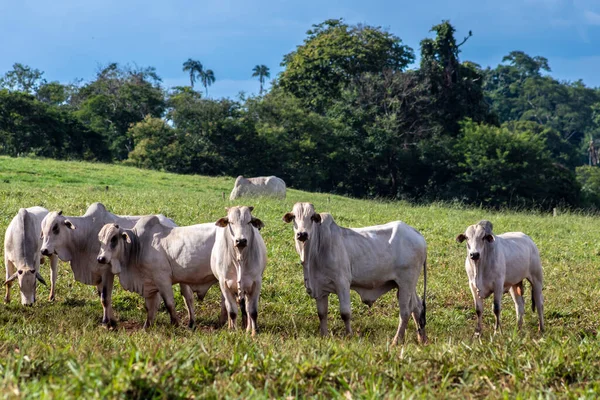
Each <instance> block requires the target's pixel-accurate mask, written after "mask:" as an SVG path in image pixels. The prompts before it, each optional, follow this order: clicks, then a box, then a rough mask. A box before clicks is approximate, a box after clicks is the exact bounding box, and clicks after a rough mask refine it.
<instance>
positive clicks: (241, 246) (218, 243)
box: [210, 206, 267, 336]
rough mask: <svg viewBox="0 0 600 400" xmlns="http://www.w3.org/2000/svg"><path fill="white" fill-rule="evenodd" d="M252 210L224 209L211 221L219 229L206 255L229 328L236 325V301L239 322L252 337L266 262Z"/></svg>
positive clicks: (242, 208) (261, 224)
mask: <svg viewBox="0 0 600 400" xmlns="http://www.w3.org/2000/svg"><path fill="white" fill-rule="evenodd" d="M253 209H254V207H245V206H242V207H230V208H227V216H226V217H223V218H220V219H219V220H218V221H217V222H216V224H215V225H217V226H218V227H219V228H218V229H217V236H216V239H215V245H214V247H213V249H212V254H211V258H210V266H211V268H212V271H213V274H215V276H216V277H217V279H218V280H219V286H220V287H221V293H222V294H223V296H224V297H225V307H226V308H227V312H228V316H229V319H228V321H229V328H230V329H235V327H236V326H235V321H236V318H237V311H238V310H237V304H236V303H237V300H239V302H240V308H241V310H242V325H243V326H244V327H246V330H247V331H252V336H254V335H256V330H257V317H258V298H259V296H260V289H261V286H262V275H263V272H264V270H265V267H266V265H267V248H266V246H265V242H264V241H263V238H262V236H261V235H260V232H259V230H260V229H262V228H263V227H264V224H263V223H262V221H261V220H260V219H258V218H254V217H253V216H252V214H251V212H252V210H253ZM248 314H249V315H250V319H249V320H248Z"/></svg>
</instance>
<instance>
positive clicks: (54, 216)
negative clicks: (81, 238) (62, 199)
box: [41, 211, 77, 261]
mask: <svg viewBox="0 0 600 400" xmlns="http://www.w3.org/2000/svg"><path fill="white" fill-rule="evenodd" d="M75 229H77V228H76V227H75V225H73V223H72V222H71V221H70V220H69V219H68V218H67V217H65V216H64V215H62V211H58V212H55V211H53V212H51V213H48V215H46V217H45V218H44V219H43V220H42V248H41V252H42V254H43V255H45V256H50V255H52V254H57V255H58V257H59V258H60V259H61V260H63V261H71V255H70V253H69V251H68V250H67V244H68V243H69V241H70V240H71V232H72V231H74V230H75Z"/></svg>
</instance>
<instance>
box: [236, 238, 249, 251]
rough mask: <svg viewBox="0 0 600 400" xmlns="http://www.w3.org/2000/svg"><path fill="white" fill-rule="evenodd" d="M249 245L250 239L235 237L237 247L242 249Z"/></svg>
mask: <svg viewBox="0 0 600 400" xmlns="http://www.w3.org/2000/svg"><path fill="white" fill-rule="evenodd" d="M246 246H248V239H235V247H237V248H238V249H239V250H242V249H244V248H246Z"/></svg>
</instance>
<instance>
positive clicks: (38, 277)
mask: <svg viewBox="0 0 600 400" xmlns="http://www.w3.org/2000/svg"><path fill="white" fill-rule="evenodd" d="M35 278H36V279H37V280H38V281H40V282H41V283H42V285H44V286H48V284H47V283H46V281H45V280H44V278H42V274H40V273H39V272H36V273H35Z"/></svg>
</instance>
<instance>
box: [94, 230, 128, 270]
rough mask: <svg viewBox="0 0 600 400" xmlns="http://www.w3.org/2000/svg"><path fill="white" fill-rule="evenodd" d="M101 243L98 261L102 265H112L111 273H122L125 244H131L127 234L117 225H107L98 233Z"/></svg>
mask: <svg viewBox="0 0 600 400" xmlns="http://www.w3.org/2000/svg"><path fill="white" fill-rule="evenodd" d="M98 240H99V241H100V251H99V252H98V257H97V261H98V262H99V263H100V264H110V266H111V269H110V271H111V272H112V273H113V274H115V275H116V274H119V273H120V272H121V262H120V261H119V260H120V256H121V254H123V251H124V249H123V247H124V246H125V242H127V243H131V238H130V237H129V234H128V233H127V232H124V231H123V229H121V228H119V225H117V224H106V225H104V226H103V227H102V229H100V233H98Z"/></svg>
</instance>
